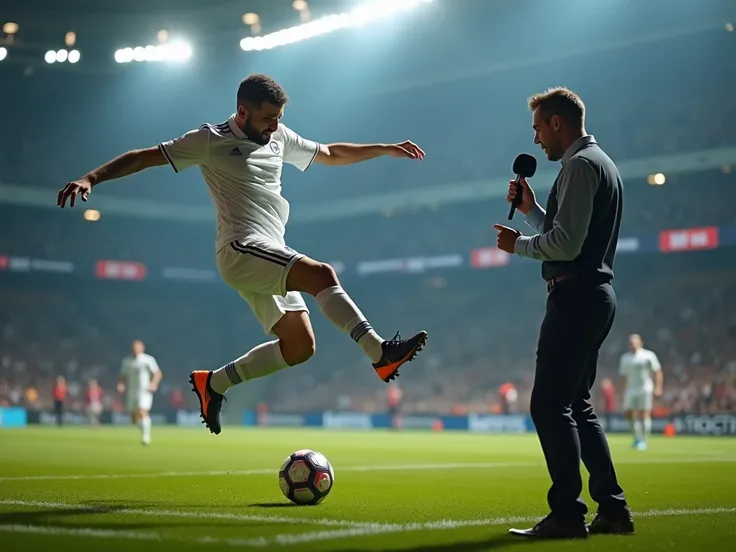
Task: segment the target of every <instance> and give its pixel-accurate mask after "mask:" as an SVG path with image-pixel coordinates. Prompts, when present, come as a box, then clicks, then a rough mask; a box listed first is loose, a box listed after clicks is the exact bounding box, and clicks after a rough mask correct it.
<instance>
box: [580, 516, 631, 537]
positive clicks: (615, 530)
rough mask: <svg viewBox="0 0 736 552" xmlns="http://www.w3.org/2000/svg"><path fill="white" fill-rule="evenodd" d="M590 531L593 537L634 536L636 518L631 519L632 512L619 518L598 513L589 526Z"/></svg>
mask: <svg viewBox="0 0 736 552" xmlns="http://www.w3.org/2000/svg"><path fill="white" fill-rule="evenodd" d="M588 531H590V534H591V535H633V534H634V532H635V531H634V518H633V517H631V512H626V513H624V514H622V515H620V516H617V517H612V516H605V515H603V514H601V513H598V514H596V516H595V519H594V520H593V521H592V522H591V523H590V525H589V526H588Z"/></svg>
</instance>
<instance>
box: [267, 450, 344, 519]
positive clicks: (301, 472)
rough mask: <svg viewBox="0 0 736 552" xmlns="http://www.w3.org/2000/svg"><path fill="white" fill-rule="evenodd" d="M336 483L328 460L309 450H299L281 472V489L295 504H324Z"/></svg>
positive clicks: (283, 466)
mask: <svg viewBox="0 0 736 552" xmlns="http://www.w3.org/2000/svg"><path fill="white" fill-rule="evenodd" d="M334 482H335V472H334V470H333V469H332V465H331V464H330V463H329V462H328V461H327V458H325V456H324V455H323V454H320V453H319V452H315V451H313V450H309V449H303V450H298V451H296V452H295V453H293V454H291V455H289V457H288V458H287V459H286V460H284V463H283V464H282V465H281V469H280V470H279V488H280V489H281V492H282V493H284V496H285V497H286V498H288V499H289V500H291V501H292V502H293V503H294V504H299V505H300V506H304V505H310V506H312V505H315V504H319V503H320V502H322V501H323V500H324V499H325V498H326V497H327V495H328V494H330V491H331V490H332V484H333V483H334Z"/></svg>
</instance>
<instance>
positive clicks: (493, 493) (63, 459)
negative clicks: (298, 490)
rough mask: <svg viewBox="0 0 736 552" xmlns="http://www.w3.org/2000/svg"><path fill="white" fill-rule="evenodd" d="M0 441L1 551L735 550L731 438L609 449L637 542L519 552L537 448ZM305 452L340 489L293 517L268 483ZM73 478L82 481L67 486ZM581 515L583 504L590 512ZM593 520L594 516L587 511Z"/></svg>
mask: <svg viewBox="0 0 736 552" xmlns="http://www.w3.org/2000/svg"><path fill="white" fill-rule="evenodd" d="M139 437H140V435H139V433H138V431H137V430H136V429H135V428H132V427H131V428H102V429H92V428H66V427H65V428H61V429H57V428H29V429H22V430H0V543H1V544H0V549H2V550H8V551H16V550H42V549H44V548H47V547H48V548H49V549H50V548H52V547H53V549H54V550H57V551H59V550H74V551H75V552H86V551H98V550H100V549H104V550H106V552H112V551H128V550H141V549H144V550H157V551H166V550H171V551H174V550H176V551H177V552H182V551H188V550H208V549H220V548H224V549H234V548H241V549H261V550H264V549H265V550H271V549H287V550H288V549H294V550H297V549H298V550H300V551H303V550H324V551H328V550H356V551H357V550H428V551H445V550H459V551H478V550H504V549H512V548H513V549H514V550H518V551H519V552H521V551H522V550H524V549H525V548H529V549H531V547H534V549H535V550H539V549H542V550H570V549H572V548H573V547H575V548H576V549H577V548H582V547H584V548H589V549H593V550H617V551H618V550H620V549H622V548H624V549H626V550H642V551H645V550H646V551H648V552H649V551H658V550H668V551H671V550H697V549H704V550H726V549H730V547H731V546H732V545H733V542H734V538H735V537H736V522H735V521H734V520H735V519H736V469H734V468H736V439H732V438H728V437H724V438H715V437H714V438H703V437H699V438H689V437H676V438H674V439H664V438H655V439H653V440H652V442H651V443H650V448H649V450H647V451H645V452H638V451H634V450H632V449H631V448H630V440H629V438H628V437H625V436H615V437H612V438H611V448H612V450H613V454H614V459H615V460H616V461H617V463H618V471H619V477H620V479H621V481H622V484H623V486H624V488H625V489H626V491H627V494H628V497H629V501H630V503H631V505H632V508H633V509H634V510H635V511H636V512H637V513H638V515H637V516H636V523H637V531H638V534H637V535H636V536H632V537H608V536H598V537H591V538H590V539H589V540H588V541H586V542H584V543H581V542H574V541H573V542H544V543H537V542H528V541H525V540H519V539H518V538H514V537H511V536H507V534H506V531H507V529H508V528H509V527H510V526H517V527H526V526H529V525H531V524H533V523H534V522H535V521H537V519H538V518H539V517H541V516H543V515H544V514H546V513H547V510H546V504H545V496H546V491H547V488H548V483H549V482H548V477H547V473H546V469H545V468H544V465H543V462H542V455H541V451H540V449H539V445H538V443H537V440H536V437H535V436H533V435H509V436H505V435H504V436H499V435H488V434H461V433H439V434H435V433H421V432H401V433H391V432H337V431H322V430H305V429H284V430H281V429H242V428H231V427H227V428H225V430H224V432H223V433H222V435H220V436H218V437H214V436H212V435H210V434H209V433H207V432H206V431H205V430H203V429H197V430H194V429H181V428H162V427H154V430H153V445H151V446H150V447H143V446H141V445H140V443H139ZM300 448H312V449H315V450H318V451H320V452H322V453H324V454H325V455H326V456H327V458H328V459H329V460H330V461H331V462H332V464H333V466H334V468H335V472H336V482H335V487H334V488H333V490H332V493H331V494H330V496H329V497H327V499H326V500H325V502H324V503H323V504H321V505H319V506H316V507H297V506H290V505H289V503H288V501H286V499H284V498H283V496H282V495H281V493H280V491H279V488H278V478H277V471H278V468H279V466H280V464H281V462H282V461H283V460H284V458H286V456H287V455H288V454H290V453H291V452H293V451H295V450H297V449H300ZM74 476H78V477H74ZM589 504H591V503H590V502H589ZM593 507H594V505H593Z"/></svg>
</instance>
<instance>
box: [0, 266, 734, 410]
mask: <svg viewBox="0 0 736 552" xmlns="http://www.w3.org/2000/svg"><path fill="white" fill-rule="evenodd" d="M536 268H537V267H536V266H532V265H531V264H530V265H521V266H515V267H507V268H505V269H500V270H495V271H456V272H452V273H446V274H439V275H437V276H435V277H431V278H428V277H420V276H416V277H411V276H390V277H378V278H376V280H372V281H368V280H351V281H347V282H346V286H347V288H348V290H350V292H351V294H352V295H353V296H354V298H355V300H356V301H357V302H358V304H360V305H364V307H363V308H364V310H365V311H366V313H367V315H368V316H369V317H370V319H371V321H372V323H373V324H374V326H375V327H376V328H377V329H378V330H379V331H380V332H382V333H383V334H384V335H385V337H387V338H390V337H393V332H395V331H396V330H398V329H401V330H402V331H403V332H406V333H409V332H413V331H415V330H418V329H421V328H424V329H426V330H428V331H429V333H430V344H429V346H428V347H427V349H426V350H425V351H424V352H423V353H422V355H420V356H419V357H418V359H417V360H416V361H415V362H414V363H412V364H411V365H408V366H407V367H406V369H405V370H403V371H402V378H401V380H400V383H401V386H402V388H403V390H404V401H403V405H402V410H403V411H404V412H407V413H409V412H417V413H418V412H426V413H429V412H444V413H449V412H454V413H464V412H498V411H502V410H504V408H505V407H508V408H509V409H511V410H516V411H521V412H523V411H526V410H527V408H528V400H529V394H530V391H531V384H532V381H533V370H534V354H535V345H536V343H535V338H536V333H537V330H538V326H539V322H540V321H541V316H542V314H543V307H544V300H545V294H546V292H545V289H544V286H543V283H542V281H541V279H540V278H539V275H538V273H537V271H536ZM735 269H736V266H735V265H734V261H733V260H732V259H729V257H728V254H727V253H726V254H724V253H723V251H714V252H703V253H689V254H680V255H670V256H658V255H651V256H649V255H646V256H645V255H635V256H629V257H626V258H622V259H621V260H620V262H619V268H618V272H619V274H620V276H619V278H618V280H619V282H618V283H617V292H618V295H619V310H618V315H617V320H616V324H615V326H614V329H613V331H612V334H611V336H610V337H609V339H608V340H607V342H606V344H605V345H604V348H603V353H602V356H601V359H600V372H599V381H602V379H603V378H606V377H608V378H610V379H611V380H612V381H613V382H614V384H615V385H616V386H617V392H618V396H617V400H618V403H617V408H618V409H620V399H621V392H622V388H621V384H622V381H621V378H620V377H619V376H618V375H617V369H618V361H619V359H620V356H621V355H622V354H623V353H624V352H625V351H626V347H627V336H628V335H629V334H630V333H634V332H637V333H640V334H641V335H642V336H643V337H644V339H645V346H646V347H648V348H651V349H652V350H654V351H655V352H656V353H657V355H658V356H659V358H660V360H661V362H662V365H663V366H664V374H665V378H664V379H665V390H664V396H663V397H662V398H661V400H660V401H659V403H658V409H659V410H658V412H659V413H660V414H667V413H671V412H716V411H719V412H724V411H726V412H734V411H736V410H735V409H736V403H735V402H734V401H735V399H736V394H735V391H736V388H735V387H734V385H735V384H736V318H734V313H736V271H735ZM19 285H20V284H19ZM107 286H110V287H106V286H105V284H104V283H95V282H92V283H91V284H90V286H87V287H85V289H84V290H83V291H81V290H80V292H78V293H76V294H75V293H68V292H65V291H63V290H62V289H53V288H50V287H49V286H45V287H44V289H38V288H36V287H34V286H30V285H29V284H23V285H22V287H21V288H18V289H12V288H8V289H7V290H4V291H3V292H2V293H1V294H0V332H1V334H0V402H3V403H7V404H22V405H24V406H27V407H29V408H37V409H46V408H48V407H49V405H50V404H51V400H52V388H53V384H54V381H55V378H56V377H57V376H60V375H62V376H65V377H66V379H67V381H68V382H69V399H68V400H69V407H70V408H72V409H74V408H80V409H81V408H82V407H83V406H84V389H85V386H86V383H87V382H88V381H89V380H90V379H96V380H98V381H99V382H100V385H101V386H102V388H103V390H104V391H105V406H107V407H108V408H110V409H119V408H120V404H119V403H120V397H119V396H118V395H117V394H116V392H115V386H114V383H115V381H116V379H117V375H118V371H119V367H120V363H121V360H122V358H123V356H125V355H126V354H127V353H128V347H129V344H130V342H131V340H132V339H134V338H138V337H140V338H142V339H143V340H144V341H146V343H147V344H148V347H149V352H151V353H152V354H153V355H154V356H156V358H157V359H158V361H159V364H160V365H161V367H162V369H163V371H164V374H165V378H164V382H163V383H162V385H161V393H160V395H159V397H160V398H158V399H157V401H156V402H157V404H156V406H155V408H158V409H166V408H170V407H172V404H177V405H179V407H181V408H185V407H186V408H193V407H195V406H196V404H197V403H196V401H195V400H194V396H193V395H192V394H191V393H189V392H188V390H187V389H186V385H185V382H186V378H187V375H188V373H189V371H190V370H192V369H202V368H216V367H218V366H220V365H222V364H225V363H226V362H227V361H229V360H231V359H232V358H234V357H237V356H239V355H241V354H242V353H243V352H245V351H246V350H247V349H248V348H250V347H251V346H252V345H255V344H257V343H259V342H261V341H263V340H264V337H263V335H262V331H261V329H260V328H259V327H258V326H257V324H256V323H255V322H254V321H253V319H252V318H251V317H250V314H249V313H248V311H247V308H246V305H245V304H242V303H241V301H240V300H239V299H238V298H237V296H236V295H235V294H234V293H229V290H227V288H224V286H222V287H221V286H204V287H201V288H197V287H194V288H192V285H191V284H180V286H175V287H173V288H171V287H169V286H161V285H155V284H138V285H137V287H136V285H134V284H128V285H126V284H117V285H112V286H111V285H110V284H108V285H107ZM116 286H122V287H118V288H117V289H115V287H116ZM198 289H199V291H198ZM313 310H315V315H314V317H313V319H314V325H315V332H316V335H317V342H318V346H317V355H316V356H315V358H313V359H312V360H311V361H310V362H309V363H308V364H307V365H304V366H300V367H295V368H290V369H287V370H285V371H283V372H281V373H279V374H276V375H274V376H272V377H269V378H266V379H263V380H258V381H256V382H247V383H245V384H244V385H241V386H239V387H238V388H237V389H234V390H233V391H232V393H231V396H230V401H229V405H228V408H232V409H237V408H254V407H256V406H257V405H259V404H263V405H267V407H268V408H269V409H271V410H273V411H280V412H304V411H321V410H328V409H350V410H361V411H384V410H385V409H386V386H385V385H384V384H383V383H381V382H380V381H379V380H378V379H377V378H376V377H375V375H374V374H373V373H372V370H371V368H370V364H369V363H368V362H367V360H366V359H365V358H364V357H363V355H362V352H361V351H360V349H359V348H357V347H356V346H355V344H354V343H352V341H350V340H349V339H348V338H347V337H345V336H344V335H343V334H342V333H341V332H339V331H338V330H336V329H335V328H333V327H332V326H331V325H330V324H329V323H328V322H325V321H324V320H323V319H322V317H321V316H320V314H319V313H318V312H316V309H313ZM194 313H196V315H195V314H194ZM504 384H510V385H512V386H513V387H514V389H515V390H516V394H517V396H518V398H517V399H516V400H515V401H514V402H513V404H509V405H505V404H504V400H502V397H500V396H499V389H500V388H501V387H502V386H503V385H504ZM182 392H183V397H182ZM595 395H596V398H597V399H598V398H599V390H598V389H596V390H595ZM174 400H175V401H176V403H174V402H172V401H174Z"/></svg>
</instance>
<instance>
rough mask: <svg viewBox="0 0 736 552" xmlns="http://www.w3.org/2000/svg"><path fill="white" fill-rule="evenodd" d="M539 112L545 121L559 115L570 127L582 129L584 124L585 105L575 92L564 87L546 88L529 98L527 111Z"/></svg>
mask: <svg viewBox="0 0 736 552" xmlns="http://www.w3.org/2000/svg"><path fill="white" fill-rule="evenodd" d="M537 108H539V111H540V113H541V115H542V117H544V119H545V120H549V118H550V117H552V116H553V115H559V116H560V117H562V119H564V120H565V121H566V122H567V123H569V124H570V125H573V126H576V127H582V126H583V125H584V124H585V104H584V103H583V100H581V99H580V96H578V95H577V94H576V93H575V92H573V91H572V90H570V89H569V88H565V87H564V86H557V87H555V88H548V89H547V90H545V91H544V92H541V93H539V94H534V95H533V96H532V97H531V98H529V109H530V110H532V111H534V110H535V109H537Z"/></svg>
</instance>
